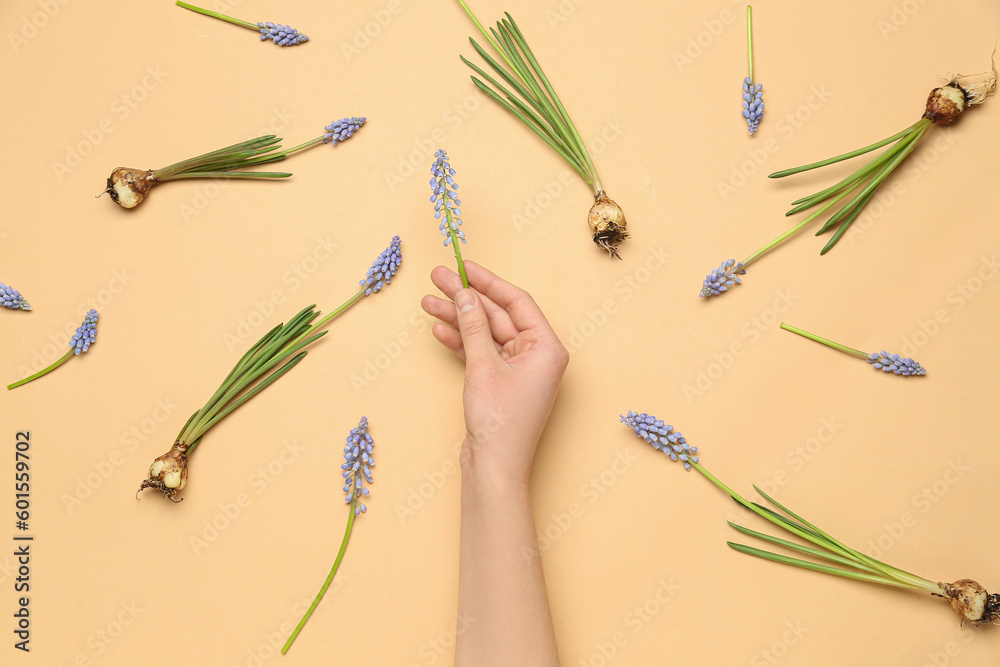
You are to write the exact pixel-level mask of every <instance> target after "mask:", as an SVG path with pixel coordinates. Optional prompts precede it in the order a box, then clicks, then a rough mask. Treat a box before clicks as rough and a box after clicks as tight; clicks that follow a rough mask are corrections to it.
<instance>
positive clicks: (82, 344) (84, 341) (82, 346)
mask: <svg viewBox="0 0 1000 667" xmlns="http://www.w3.org/2000/svg"><path fill="white" fill-rule="evenodd" d="M98 317H99V315H98V314H97V311H96V310H94V309H93V308H91V309H90V310H88V311H87V316H86V317H85V318H83V324H81V325H80V326H78V327H77V328H76V333H75V334H73V337H72V338H71V339H70V341H69V346H70V347H72V348H73V354H77V355H78V354H80V353H81V352H86V351H87V350H89V349H90V346H91V345H93V344H94V341H95V340H97V318H98Z"/></svg>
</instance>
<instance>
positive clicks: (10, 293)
mask: <svg viewBox="0 0 1000 667" xmlns="http://www.w3.org/2000/svg"><path fill="white" fill-rule="evenodd" d="M0 306H3V307H4V308H10V309H11V310H31V304H29V303H28V302H27V301H25V300H24V297H23V296H21V293H20V292H18V291H17V290H16V289H14V288H13V287H11V286H10V285H4V284H3V283H0Z"/></svg>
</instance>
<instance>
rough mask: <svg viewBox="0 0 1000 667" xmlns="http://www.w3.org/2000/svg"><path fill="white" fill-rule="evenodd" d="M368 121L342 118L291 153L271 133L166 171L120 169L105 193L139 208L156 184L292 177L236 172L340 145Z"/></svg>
mask: <svg viewBox="0 0 1000 667" xmlns="http://www.w3.org/2000/svg"><path fill="white" fill-rule="evenodd" d="M366 120H367V119H366V118H364V117H361V118H359V117H357V116H354V117H352V118H341V119H340V120H338V121H334V122H333V123H330V124H329V125H327V126H326V127H325V128H324V129H325V130H326V131H325V132H324V133H323V134H322V135H320V136H318V137H316V138H315V139H311V140H309V141H307V142H305V143H303V144H299V145H298V146H295V147H293V148H289V149H287V150H279V149H280V148H281V146H280V144H279V143H278V142H280V141H281V138H280V137H277V136H275V135H273V134H268V135H265V136H262V137H257V138H256V139H249V140H247V141H241V142H240V143H238V144H233V145H232V146H226V147H225V148H220V149H219V150H215V151H212V152H210V153H205V154H204V155H199V156H197V157H193V158H190V159H188V160H182V161H181V162H175V163H174V164H171V165H168V166H166V167H163V168H162V169H133V168H131V167H116V168H115V170H114V171H112V172H111V176H109V177H108V182H107V187H106V188H105V189H104V192H106V193H107V194H108V195H110V196H111V201H113V202H114V203H116V204H118V205H119V206H121V207H122V208H135V207H136V206H138V205H139V204H141V203H142V200H143V199H145V198H146V195H147V194H148V193H149V191H150V189H152V187H153V186H154V185H156V184H157V183H163V182H165V181H176V180H180V179H184V178H259V179H273V178H288V177H289V176H291V174H290V173H288V172H284V171H236V170H239V169H243V168H245V167H253V166H257V165H262V164H270V163H272V162H279V161H281V160H284V159H285V158H286V157H288V156H289V155H292V154H294V153H298V152H300V151H304V150H306V149H307V148H312V147H313V146H318V145H320V144H326V143H331V142H332V143H333V145H334V146H336V145H337V144H338V143H340V142H343V141H346V140H347V139H348V138H350V137H351V136H353V135H354V133H355V132H356V131H357V130H358V129H359V128H360V127H361V126H362V125H364V124H365V121H366ZM104 192H102V193H101V194H104ZM98 196H100V195H98Z"/></svg>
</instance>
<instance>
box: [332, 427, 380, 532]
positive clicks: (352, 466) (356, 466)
mask: <svg viewBox="0 0 1000 667" xmlns="http://www.w3.org/2000/svg"><path fill="white" fill-rule="evenodd" d="M374 446H375V441H374V440H372V436H371V434H370V433H369V432H368V417H362V418H361V421H360V422H358V425H357V426H356V427H354V428H352V429H351V432H350V433H349V434H348V436H347V444H346V445H344V463H342V464H341V465H340V469H341V470H343V471H344V472H343V477H344V493H346V494H347V495H346V496H345V497H344V502H346V503H348V504H350V503H352V502H355V501H357V502H355V505H354V514H355V516H357V515H359V514H361V513H362V512H367V511H368V507H367V506H365V504H364V503H363V502H361V499H362V498H363V497H365V496H367V495H368V487H366V486H365V482H368V483H369V484H371V483H372V467H373V466H374V465H375V459H374V458H373V457H372V449H373V448H374Z"/></svg>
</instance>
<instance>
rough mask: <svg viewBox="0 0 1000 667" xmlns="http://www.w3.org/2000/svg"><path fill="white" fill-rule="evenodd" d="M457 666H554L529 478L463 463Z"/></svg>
mask: <svg viewBox="0 0 1000 667" xmlns="http://www.w3.org/2000/svg"><path fill="white" fill-rule="evenodd" d="M461 526H462V527H461V547H460V564H459V601H458V613H459V618H461V619H464V623H465V626H466V628H465V630H464V631H463V632H462V634H460V635H459V637H458V641H457V645H456V649H455V664H456V665H458V666H459V667H463V666H467V665H476V666H477V667H478V666H480V665H504V666H508V665H539V666H546V665H558V664H559V655H558V653H557V651H556V643H555V636H554V633H553V630H552V617H551V614H550V612H549V603H548V596H547V594H546V590H545V577H544V575H543V573H542V564H541V559H540V558H539V554H538V543H537V539H536V537H535V524H534V520H533V518H532V516H531V505H530V502H529V497H528V487H527V484H522V483H520V482H513V483H512V482H510V481H507V480H504V479H501V478H499V477H498V476H496V475H491V474H490V473H489V471H484V470H482V469H477V468H476V466H475V465H469V466H463V473H462V522H461Z"/></svg>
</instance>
